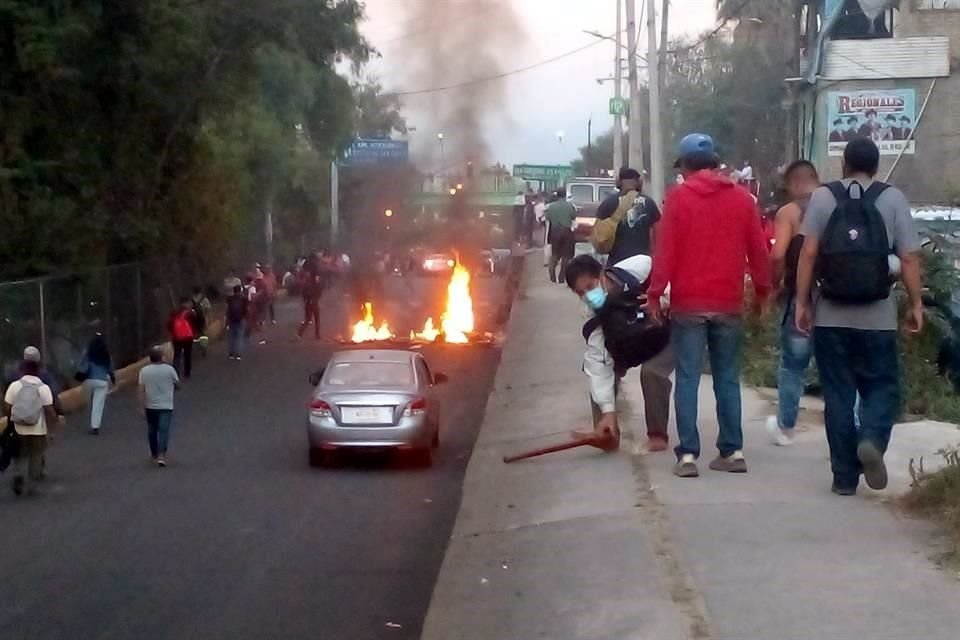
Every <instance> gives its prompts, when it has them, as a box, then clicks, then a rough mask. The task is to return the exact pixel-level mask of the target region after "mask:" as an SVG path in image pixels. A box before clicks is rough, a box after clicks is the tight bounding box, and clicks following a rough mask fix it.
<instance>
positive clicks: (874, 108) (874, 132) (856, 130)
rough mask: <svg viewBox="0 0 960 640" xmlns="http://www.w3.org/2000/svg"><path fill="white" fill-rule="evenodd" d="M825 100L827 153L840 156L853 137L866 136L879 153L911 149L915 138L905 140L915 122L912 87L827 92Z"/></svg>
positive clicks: (895, 153) (913, 150)
mask: <svg viewBox="0 0 960 640" xmlns="http://www.w3.org/2000/svg"><path fill="white" fill-rule="evenodd" d="M827 101H828V102H827V126H828V127H829V133H828V134H827V153H828V155H831V156H842V155H843V150H844V149H845V148H846V146H847V142H849V141H850V140H852V139H854V138H870V139H871V140H873V141H874V142H876V143H877V146H878V147H880V155H885V156H893V155H899V154H900V152H901V151H903V152H904V153H910V154H912V153H914V152H915V147H916V141H914V140H912V139H911V140H910V141H909V142H908V141H907V139H908V138H910V136H911V134H912V133H913V127H914V123H915V122H916V92H915V91H914V90H913V89H875V90H870V91H831V92H829V93H828V94H827Z"/></svg>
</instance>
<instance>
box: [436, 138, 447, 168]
mask: <svg viewBox="0 0 960 640" xmlns="http://www.w3.org/2000/svg"><path fill="white" fill-rule="evenodd" d="M437 140H439V141H440V171H441V172H443V171H444V170H445V169H446V161H445V160H444V159H443V131H440V132H439V133H437Z"/></svg>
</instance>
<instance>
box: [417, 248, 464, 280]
mask: <svg viewBox="0 0 960 640" xmlns="http://www.w3.org/2000/svg"><path fill="white" fill-rule="evenodd" d="M455 266H457V257H456V256H455V255H453V254H450V253H431V254H429V255H427V256H426V257H424V259H423V262H421V263H420V268H421V270H422V271H423V273H424V274H426V275H431V276H445V275H449V274H450V273H452V272H453V268H454V267H455Z"/></svg>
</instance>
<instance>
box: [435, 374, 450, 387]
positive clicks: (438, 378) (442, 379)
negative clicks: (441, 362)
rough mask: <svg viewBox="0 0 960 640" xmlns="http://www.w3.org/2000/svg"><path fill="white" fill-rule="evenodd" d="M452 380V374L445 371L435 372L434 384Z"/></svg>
mask: <svg viewBox="0 0 960 640" xmlns="http://www.w3.org/2000/svg"><path fill="white" fill-rule="evenodd" d="M448 382H450V376H448V375H447V374H445V373H439V372H438V373H435V374H433V384H446V383H448Z"/></svg>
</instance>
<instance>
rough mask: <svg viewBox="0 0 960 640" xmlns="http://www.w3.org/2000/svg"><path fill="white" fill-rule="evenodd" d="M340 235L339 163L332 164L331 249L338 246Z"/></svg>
mask: <svg viewBox="0 0 960 640" xmlns="http://www.w3.org/2000/svg"><path fill="white" fill-rule="evenodd" d="M339 233H340V168H339V167H338V166H337V161H336V160H334V161H333V162H331V163H330V247H331V248H335V247H336V246H337V239H338V235H339Z"/></svg>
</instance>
